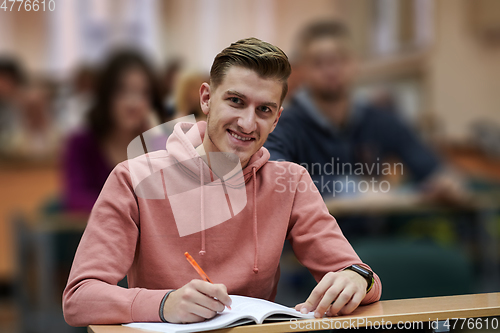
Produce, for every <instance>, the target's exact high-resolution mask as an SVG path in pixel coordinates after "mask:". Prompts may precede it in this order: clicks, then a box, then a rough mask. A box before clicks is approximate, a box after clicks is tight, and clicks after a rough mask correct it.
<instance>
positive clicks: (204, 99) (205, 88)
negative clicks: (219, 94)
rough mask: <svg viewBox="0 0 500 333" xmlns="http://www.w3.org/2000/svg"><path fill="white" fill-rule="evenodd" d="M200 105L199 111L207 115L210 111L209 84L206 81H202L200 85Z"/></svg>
mask: <svg viewBox="0 0 500 333" xmlns="http://www.w3.org/2000/svg"><path fill="white" fill-rule="evenodd" d="M200 105H201V111H203V113H204V114H205V115H208V113H209V112H210V85H209V84H208V83H206V82H203V83H202V85H201V87H200Z"/></svg>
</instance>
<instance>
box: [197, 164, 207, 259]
mask: <svg viewBox="0 0 500 333" xmlns="http://www.w3.org/2000/svg"><path fill="white" fill-rule="evenodd" d="M203 186H205V179H204V172H203V159H202V158H201V157H200V191H201V193H200V206H201V216H200V220H201V250H200V252H199V253H200V255H204V254H205V253H207V251H205V199H204V197H203Z"/></svg>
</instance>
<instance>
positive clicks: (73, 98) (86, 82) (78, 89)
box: [59, 65, 96, 133]
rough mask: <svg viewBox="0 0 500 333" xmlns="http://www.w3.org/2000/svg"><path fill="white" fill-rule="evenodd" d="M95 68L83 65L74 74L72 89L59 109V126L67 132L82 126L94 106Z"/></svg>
mask: <svg viewBox="0 0 500 333" xmlns="http://www.w3.org/2000/svg"><path fill="white" fill-rule="evenodd" d="M95 75H96V73H95V70H94V69H93V68H92V67H91V66H86V65H84V66H81V67H80V68H78V69H77V70H76V72H75V74H74V76H73V80H72V82H71V87H70V91H69V92H68V95H67V97H65V98H64V101H63V102H62V106H61V108H60V110H59V126H60V128H61V129H62V130H64V132H65V133H72V132H74V131H76V130H77V129H78V128H80V127H82V126H83V125H84V123H85V120H86V118H87V114H88V112H89V111H90V108H91V106H92V101H93V98H94V89H95Z"/></svg>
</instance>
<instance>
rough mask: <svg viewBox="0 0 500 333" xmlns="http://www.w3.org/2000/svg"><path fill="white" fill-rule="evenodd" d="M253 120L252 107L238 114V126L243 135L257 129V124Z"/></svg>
mask: <svg viewBox="0 0 500 333" xmlns="http://www.w3.org/2000/svg"><path fill="white" fill-rule="evenodd" d="M255 120H256V119H255V112H254V109H253V107H248V108H246V109H245V110H243V112H241V113H240V115H239V117H238V126H239V127H240V128H241V130H242V131H243V132H244V133H245V134H250V133H252V132H253V131H255V130H256V128H257V123H256V121H255Z"/></svg>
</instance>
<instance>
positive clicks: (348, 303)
mask: <svg viewBox="0 0 500 333" xmlns="http://www.w3.org/2000/svg"><path fill="white" fill-rule="evenodd" d="M366 287H367V283H366V280H365V279H364V278H363V277H362V276H361V275H359V274H358V273H356V272H353V271H350V270H344V271H341V272H336V273H333V272H331V273H328V274H326V275H325V276H324V277H323V279H321V281H320V282H319V283H318V285H317V286H316V287H315V288H314V289H313V291H312V292H311V295H310V296H309V298H308V299H307V300H306V301H305V302H304V303H300V304H297V305H296V306H295V309H296V310H297V311H300V312H301V313H308V312H309V311H314V316H315V317H316V318H320V317H323V315H324V314H325V313H326V314H327V315H328V316H333V315H336V314H338V313H341V314H348V313H351V312H352V311H354V310H355V309H356V308H357V307H358V306H359V304H360V303H361V301H362V300H363V298H364V297H365V295H366Z"/></svg>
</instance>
